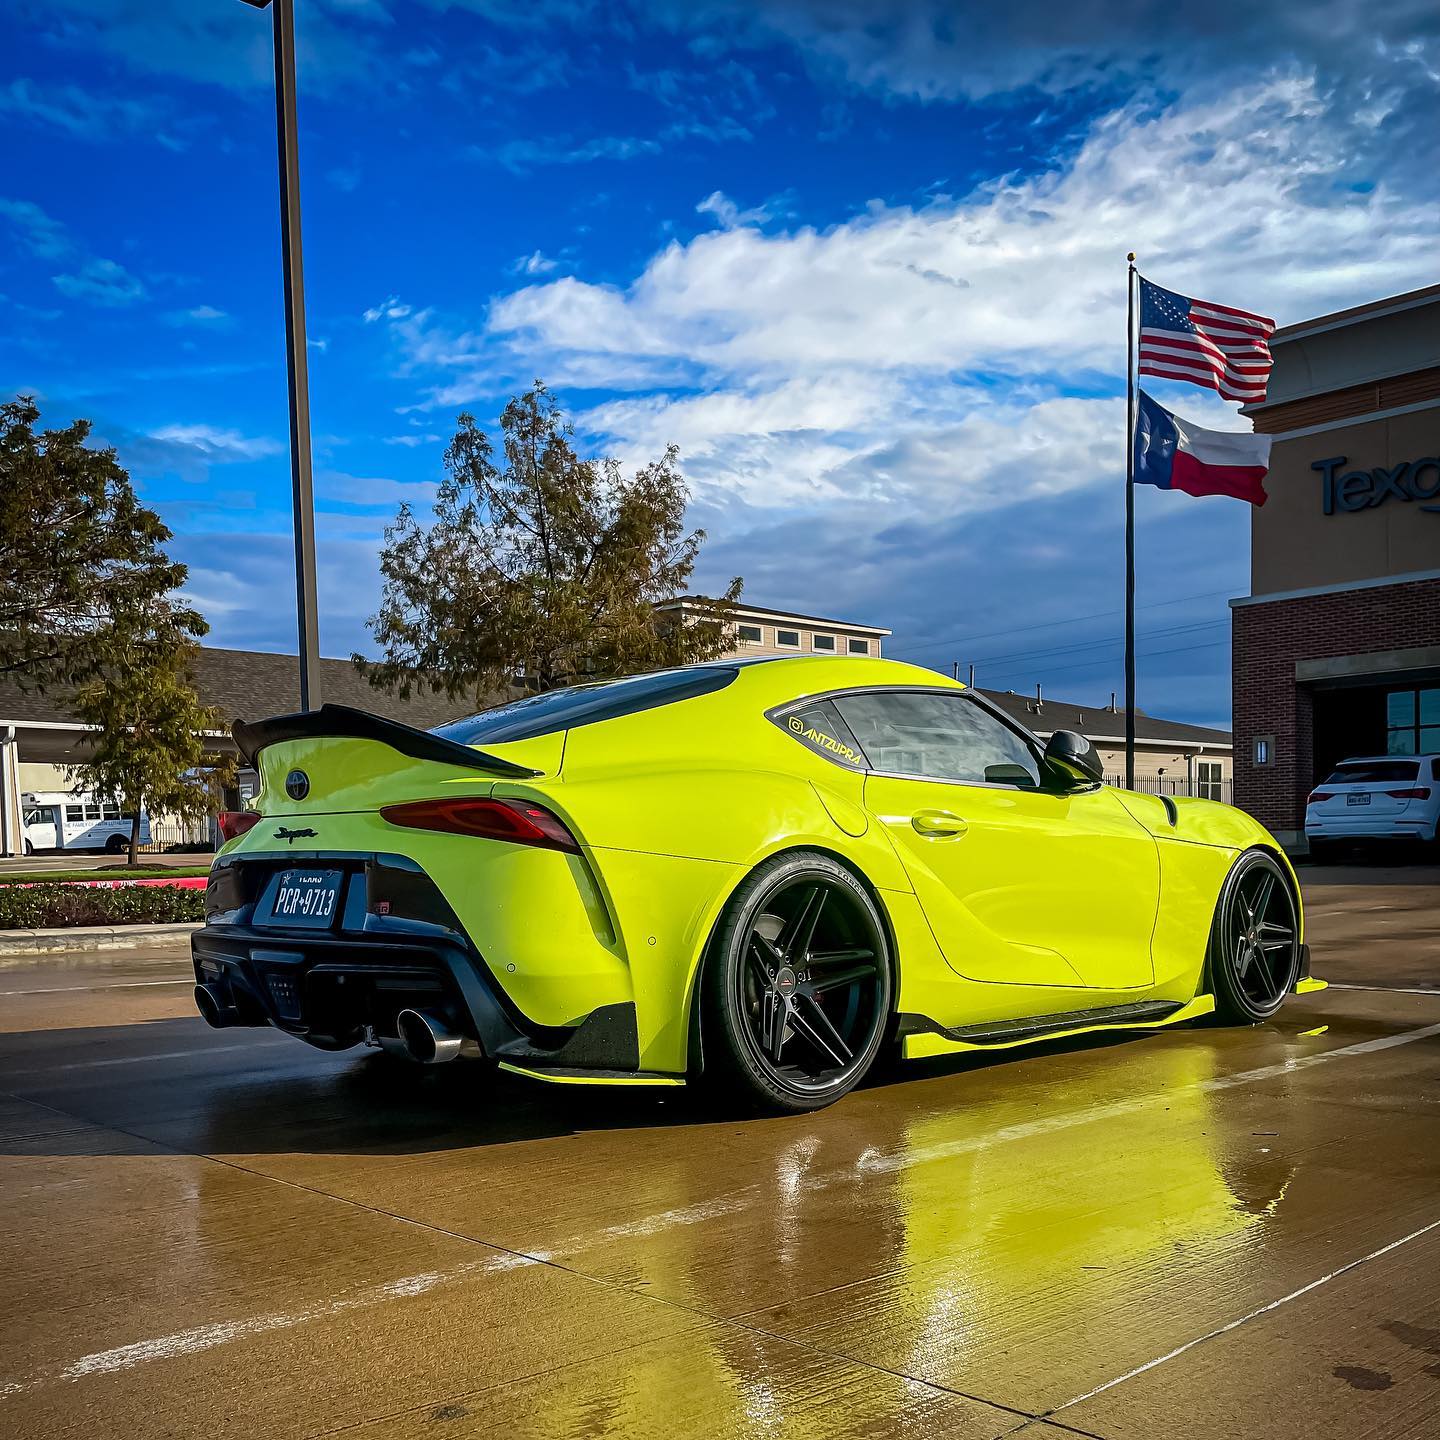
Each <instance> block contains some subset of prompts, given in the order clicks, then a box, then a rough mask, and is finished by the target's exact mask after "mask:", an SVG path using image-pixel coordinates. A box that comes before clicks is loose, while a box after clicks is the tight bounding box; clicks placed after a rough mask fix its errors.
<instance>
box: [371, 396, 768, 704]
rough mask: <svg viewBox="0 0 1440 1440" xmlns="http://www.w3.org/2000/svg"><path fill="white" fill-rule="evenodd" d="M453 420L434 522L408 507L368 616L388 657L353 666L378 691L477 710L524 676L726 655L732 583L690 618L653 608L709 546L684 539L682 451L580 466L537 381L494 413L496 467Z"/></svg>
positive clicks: (541, 681)
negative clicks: (632, 466) (627, 463)
mask: <svg viewBox="0 0 1440 1440" xmlns="http://www.w3.org/2000/svg"><path fill="white" fill-rule="evenodd" d="M458 425H459V428H458V429H457V430H456V433H455V438H454V439H453V440H452V441H451V442H450V445H449V448H448V449H447V450H446V452H445V477H444V479H443V480H442V481H441V483H440V487H439V493H438V495H437V497H436V501H435V507H434V518H433V520H431V521H430V522H429V523H424V522H422V521H421V520H420V519H419V518H417V517H416V515H415V514H414V512H413V511H412V510H411V508H410V507H409V506H408V505H402V506H401V507H400V512H399V514H398V515H397V517H396V519H395V523H394V524H393V525H391V526H389V527H388V528H387V530H386V532H385V548H384V550H383V552H382V554H381V561H380V568H381V573H382V574H383V576H384V581H385V585H384V591H383V594H382V598H381V602H380V609H379V611H378V612H377V613H376V614H375V615H374V616H373V617H372V618H371V620H370V622H369V623H370V628H371V630H372V631H373V632H374V635H375V638H376V640H377V641H378V642H379V645H380V648H381V651H382V653H383V659H382V660H380V661H379V662H375V663H371V662H367V661H365V660H364V659H363V658H362V657H361V656H358V655H357V656H355V657H354V658H355V663H356V665H357V666H359V667H360V668H361V669H362V670H364V671H366V673H368V675H369V677H370V680H371V683H372V684H374V685H376V686H377V687H379V688H382V689H387V690H393V691H395V692H397V693H398V694H399V695H400V696H401V697H402V698H408V697H409V695H410V694H411V692H412V691H413V690H414V689H417V688H422V689H428V690H431V691H434V692H444V693H445V694H448V695H449V696H450V697H451V698H453V699H458V698H461V697H465V698H468V699H469V700H471V701H472V702H473V703H476V704H482V703H485V701H486V700H487V698H489V697H490V696H492V695H493V693H494V692H495V691H496V690H497V689H502V688H504V687H507V686H510V685H513V684H515V683H517V681H518V683H520V684H522V685H524V686H525V687H527V688H530V689H534V690H548V689H551V688H553V687H554V686H557V685H564V684H568V683H570V682H572V681H575V680H579V679H603V678H608V677H611V676H615V675H622V674H628V673H633V672H634V671H637V670H649V669H655V668H659V667H664V666H667V665H683V664H689V663H692V662H694V661H697V660H709V659H713V658H714V657H715V656H717V655H721V654H723V653H724V652H725V651H726V650H727V649H728V648H729V645H730V643H731V634H732V628H733V618H732V617H733V613H734V612H733V607H734V602H735V601H736V599H738V597H739V595H740V590H741V581H740V580H739V579H738V578H737V579H735V580H733V581H732V582H731V583H730V586H729V588H728V589H727V590H726V591H725V594H724V595H723V596H721V597H719V598H718V599H714V600H701V601H698V602H697V604H696V607H695V609H694V611H693V613H692V615H691V616H690V618H689V619H687V620H686V621H683V622H678V623H677V622H674V621H671V620H666V619H661V618H657V616H656V613H655V609H654V606H655V604H656V602H657V601H661V600H668V599H672V598H674V597H675V596H677V595H680V594H682V593H683V592H684V590H685V586H686V583H687V582H688V580H689V578H690V575H691V573H692V572H693V570H694V568H695V561H696V558H697V556H698V555H699V553H700V546H701V545H702V543H703V542H704V540H705V532H704V531H703V530H692V531H690V532H689V533H688V534H687V533H685V528H684V519H685V506H686V503H687V501H688V500H689V494H690V492H689V489H688V487H687V486H686V484H685V479H684V476H683V475H682V474H681V473H680V468H679V451H678V450H677V449H676V447H675V446H673V445H672V446H670V447H669V448H668V449H667V450H666V451H665V453H664V455H663V456H661V457H660V458H659V459H657V460H652V461H650V462H649V463H648V464H646V465H642V466H641V467H640V468H639V469H638V470H637V471H636V472H635V473H634V474H633V475H632V476H629V477H627V476H625V475H624V474H623V473H622V471H621V468H620V466H619V464H618V463H617V462H616V461H614V460H585V459H581V458H580V457H579V456H578V455H577V454H576V453H575V450H574V447H573V445H572V444H571V437H572V434H573V430H572V428H571V427H570V426H569V425H568V424H567V423H566V422H565V419H564V417H563V416H562V414H561V412H560V408H559V406H558V405H557V404H556V402H555V399H554V397H553V396H552V395H551V394H550V392H549V391H548V390H547V389H546V388H545V386H544V385H543V384H542V383H541V382H540V381H538V380H537V381H536V382H535V384H534V385H533V387H532V388H531V389H530V390H528V391H527V392H526V393H525V394H523V395H519V396H516V397H515V398H514V399H512V400H511V401H510V403H509V404H508V405H506V407H505V410H504V413H503V414H502V415H501V418H500V429H501V436H502V449H503V464H501V465H498V466H497V464H496V461H495V456H494V451H493V449H492V447H491V444H490V441H489V439H488V438H487V437H486V435H485V433H484V431H482V430H481V429H480V428H479V427H478V426H477V425H476V423H475V420H474V417H473V416H470V415H464V414H462V415H461V416H460V417H459V421H458Z"/></svg>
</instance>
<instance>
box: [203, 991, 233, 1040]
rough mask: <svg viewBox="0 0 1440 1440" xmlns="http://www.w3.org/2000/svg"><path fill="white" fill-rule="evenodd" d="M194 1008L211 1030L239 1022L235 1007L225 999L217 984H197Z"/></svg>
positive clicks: (225, 1027) (221, 1028)
mask: <svg viewBox="0 0 1440 1440" xmlns="http://www.w3.org/2000/svg"><path fill="white" fill-rule="evenodd" d="M195 1008H196V1009H197V1010H198V1011H199V1012H200V1018H201V1019H202V1020H204V1022H205V1023H206V1024H207V1025H208V1026H209V1027H210V1028H211V1029H212V1030H226V1029H228V1028H229V1027H230V1026H231V1025H238V1024H239V1023H240V1022H239V1017H238V1016H237V1015H236V1013H235V1007H234V1006H233V1005H231V1004H229V1003H228V1002H227V1001H226V999H225V996H224V995H223V994H222V993H221V992H220V990H219V988H218V987H217V986H214V985H197V986H196V987H195Z"/></svg>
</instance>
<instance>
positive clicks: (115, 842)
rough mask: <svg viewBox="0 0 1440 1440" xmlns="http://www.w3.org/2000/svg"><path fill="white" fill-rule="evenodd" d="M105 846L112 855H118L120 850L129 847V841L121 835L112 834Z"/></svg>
mask: <svg viewBox="0 0 1440 1440" xmlns="http://www.w3.org/2000/svg"><path fill="white" fill-rule="evenodd" d="M105 848H106V850H108V851H109V852H110V854H112V855H118V854H119V853H120V852H121V851H122V850H128V849H129V848H130V842H129V841H128V840H127V839H126V838H125V837H124V836H123V835H112V836H111V837H110V838H109V839H108V840H107V841H106V842H105Z"/></svg>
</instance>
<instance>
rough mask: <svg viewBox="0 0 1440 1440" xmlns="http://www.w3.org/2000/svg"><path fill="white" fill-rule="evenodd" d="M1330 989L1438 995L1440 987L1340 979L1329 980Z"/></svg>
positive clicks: (1381, 993)
mask: <svg viewBox="0 0 1440 1440" xmlns="http://www.w3.org/2000/svg"><path fill="white" fill-rule="evenodd" d="M1329 988H1330V989H1331V990H1370V991H1373V992H1374V993H1376V994H1377V995H1440V988H1437V989H1432V990H1427V989H1425V987H1424V986H1423V985H1422V986H1417V987H1415V988H1413V989H1411V988H1407V987H1406V986H1404V985H1347V984H1345V983H1344V982H1343V981H1340V980H1332V981H1330V987H1329Z"/></svg>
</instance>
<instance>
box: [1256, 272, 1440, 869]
mask: <svg viewBox="0 0 1440 1440" xmlns="http://www.w3.org/2000/svg"><path fill="white" fill-rule="evenodd" d="M1271 347H1272V349H1273V351H1274V356H1275V368H1274V371H1273V373H1272V376H1271V380H1270V386H1269V393H1268V395H1267V397H1266V401H1265V403H1264V404H1263V405H1257V406H1249V407H1246V412H1245V413H1247V414H1249V415H1251V416H1252V417H1253V419H1254V422H1255V428H1256V430H1258V431H1262V432H1265V433H1268V434H1270V435H1273V436H1274V437H1275V444H1274V449H1273V451H1272V454H1271V466H1270V474H1269V476H1268V478H1267V480H1266V490H1267V492H1268V494H1269V497H1270V498H1269V500H1268V501H1267V503H1266V504H1265V505H1264V506H1263V507H1261V508H1259V509H1257V510H1255V511H1254V514H1253V516H1252V520H1251V546H1250V551H1251V554H1250V572H1251V573H1250V594H1249V595H1248V596H1245V597H1243V598H1241V599H1237V600H1233V601H1231V606H1232V613H1233V620H1234V647H1233V667H1234V668H1233V691H1234V695H1233V699H1234V727H1235V728H1234V735H1235V803H1236V804H1237V805H1240V806H1242V807H1243V808H1244V809H1246V810H1249V811H1250V812H1251V813H1252V814H1253V815H1255V816H1256V817H1257V818H1258V819H1259V820H1260V821H1261V822H1262V823H1264V824H1265V825H1266V826H1268V827H1269V828H1270V829H1271V830H1272V831H1273V832H1274V833H1275V834H1276V835H1277V836H1278V837H1279V838H1280V839H1281V841H1282V842H1285V843H1296V842H1298V841H1299V840H1300V839H1301V836H1302V834H1303V827H1304V816H1305V799H1306V796H1307V795H1308V794H1309V792H1310V790H1311V789H1312V788H1313V787H1314V785H1315V784H1316V783H1317V781H1319V780H1321V779H1323V778H1324V776H1325V775H1326V774H1328V773H1329V771H1330V770H1331V769H1332V767H1333V766H1334V764H1335V762H1336V761H1338V760H1342V759H1345V758H1347V757H1350V756H1356V755H1382V754H1416V753H1419V754H1426V753H1440V285H1435V286H1430V287H1428V288H1427V289H1424V290H1417V291H1414V292H1412V293H1410V294H1408V295H1397V296H1394V297H1392V298H1390V299H1388V300H1380V301H1376V302H1374V303H1373V304H1369V305H1362V306H1359V307H1357V308H1355V309H1353V310H1343V311H1340V312H1338V313H1337V314H1333V315H1323V316H1320V317H1319V318H1318V319H1315V320H1309V321H1305V322H1303V323H1301V324H1299V325H1292V326H1289V327H1287V328H1285V329H1283V330H1277V331H1276V332H1275V335H1274V336H1273V337H1272V340H1271Z"/></svg>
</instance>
